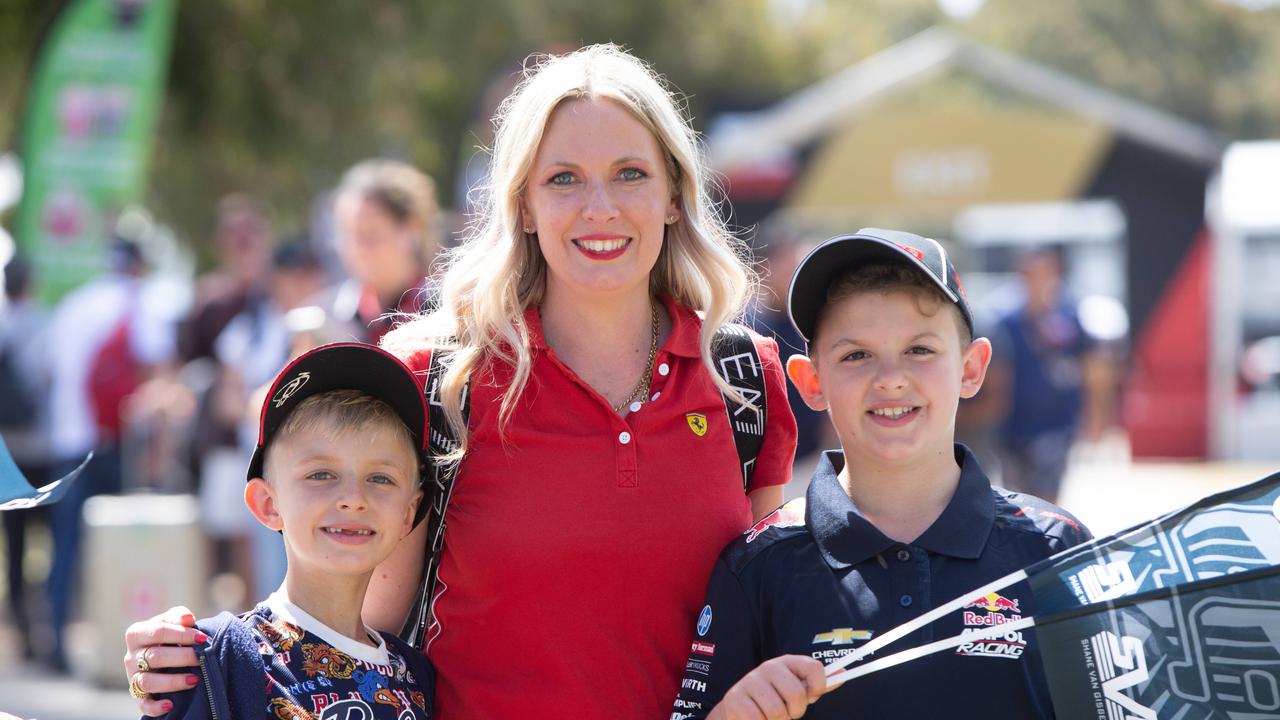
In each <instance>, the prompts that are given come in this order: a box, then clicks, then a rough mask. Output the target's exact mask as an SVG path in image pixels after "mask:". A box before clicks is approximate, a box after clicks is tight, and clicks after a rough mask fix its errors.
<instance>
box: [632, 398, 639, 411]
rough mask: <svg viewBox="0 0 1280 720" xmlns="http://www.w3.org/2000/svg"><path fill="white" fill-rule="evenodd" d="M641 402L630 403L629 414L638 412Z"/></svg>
mask: <svg viewBox="0 0 1280 720" xmlns="http://www.w3.org/2000/svg"><path fill="white" fill-rule="evenodd" d="M640 405H641V402H640V401H639V400H637V401H635V402H633V403H631V412H640Z"/></svg>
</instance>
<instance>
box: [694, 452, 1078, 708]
mask: <svg viewBox="0 0 1280 720" xmlns="http://www.w3.org/2000/svg"><path fill="white" fill-rule="evenodd" d="M955 456H956V462H957V463H958V464H959V465H960V482H959V485H958V487H957V488H956V493H955V495H954V496H953V497H952V498H951V502H950V503H949V504H948V505H947V508H946V509H945V510H944V511H943V513H942V515H941V516H940V517H939V518H938V519H937V520H936V521H935V522H934V524H933V525H932V526H930V527H929V529H928V530H926V531H925V532H924V534H923V535H921V536H920V537H919V538H917V539H916V540H915V541H914V542H912V543H910V544H904V543H900V542H896V541H894V540H891V539H889V538H888V537H886V536H885V535H884V534H883V533H881V532H880V531H879V530H877V529H876V528H875V526H874V525H872V524H871V523H870V522H868V521H867V520H866V519H865V518H863V517H862V515H861V514H859V512H858V509H857V508H856V507H855V506H854V504H853V501H852V500H851V499H850V498H849V496H848V494H847V493H845V491H844V489H843V488H842V487H841V486H840V483H839V481H838V480H837V479H836V476H837V475H838V474H839V472H840V470H841V469H842V468H843V466H844V456H843V454H842V453H839V452H834V451H830V452H827V453H825V455H824V457H823V458H822V461H821V462H820V463H819V465H818V468H817V471H816V472H815V473H814V477H813V480H812V481H811V482H810V484H809V491H808V493H807V495H806V497H805V498H804V500H803V501H801V500H795V501H792V502H791V503H788V504H787V505H785V506H783V507H782V508H780V509H779V510H778V511H777V512H775V513H773V514H772V515H770V516H769V517H767V518H765V519H764V520H761V521H760V522H759V523H758V524H757V525H756V526H755V527H753V528H752V529H751V530H749V531H748V532H747V533H746V534H744V535H743V536H742V537H740V538H738V539H737V540H735V541H734V542H733V543H732V544H730V545H729V546H728V547H727V548H725V551H724V552H723V553H722V554H721V555H720V558H719V560H718V561H717V562H716V566H715V569H714V571H713V572H712V576H711V582H710V585H709V587H708V590H707V600H706V606H705V607H703V608H702V611H701V613H700V614H699V617H698V620H697V623H696V626H695V632H696V634H695V636H694V639H693V646H692V649H691V652H690V653H689V659H688V662H687V664H686V666H685V674H684V679H683V681H682V683H681V687H682V689H681V691H680V696H679V697H678V698H677V699H676V703H675V709H674V711H673V713H672V716H671V717H672V719H673V720H676V719H677V718H702V717H705V716H706V715H707V714H708V713H709V712H710V711H711V709H712V708H713V707H715V705H716V703H717V702H719V701H720V699H721V698H722V697H723V696H724V694H725V693H726V692H727V691H728V690H729V688H730V687H732V686H733V685H734V683H736V682H737V681H738V680H739V679H741V678H742V676H743V675H746V674H747V672H749V671H750V670H752V669H753V668H755V667H756V666H758V665H759V664H760V663H762V662H764V661H765V660H768V659H770V658H773V657H777V656H779V655H789V654H797V655H809V656H811V657H815V658H817V659H819V660H821V661H823V662H824V663H826V662H830V661H831V660H834V659H835V658H838V657H840V656H842V655H845V654H848V653H850V652H853V651H854V650H856V649H857V648H859V647H860V646H861V645H862V644H863V643H865V642H867V641H869V640H870V639H871V638H873V637H875V636H876V635H877V634H880V633H883V632H885V631H887V630H890V629H892V628H894V627H897V626H898V625H901V624H903V623H905V622H907V621H909V620H911V619H913V618H915V617H917V616H919V615H921V614H923V613H925V612H927V611H928V610H930V609H932V608H934V607H935V606H937V605H940V604H943V603H945V602H948V601H950V600H953V599H955V598H956V597H959V596H961V595H963V594H965V593H967V592H970V591H972V590H973V589H974V588H977V587H981V586H982V585H984V584H986V583H988V582H990V581H992V580H995V579H997V578H1000V577H1003V576H1005V575H1008V574H1009V573H1011V572H1013V571H1015V570H1019V569H1021V568H1024V567H1026V566H1028V565H1031V564H1032V563H1034V562H1036V561H1038V560H1042V559H1044V558H1046V557H1048V556H1050V555H1053V554H1054V553H1057V552H1059V551H1061V550H1063V549H1065V548H1068V547H1070V546H1072V545H1076V544H1078V543H1080V542H1083V541H1085V540H1088V539H1089V538H1090V537H1091V536H1090V534H1089V531H1088V530H1087V529H1086V528H1085V527H1084V526H1083V525H1081V524H1080V523H1079V521H1077V520H1076V519H1075V518H1074V517H1072V516H1071V515H1069V514H1068V513H1067V512H1066V511H1064V510H1062V509H1061V508H1059V507H1057V506H1055V505H1052V504H1050V503H1047V502H1045V501H1043V500H1040V499H1039V498H1035V497H1032V496H1029V495H1021V494H1018V493H1010V492H1007V491H1005V490H1002V489H998V488H993V487H991V483H990V482H989V481H988V480H987V476H986V475H985V474H984V473H983V471H982V468H981V467H980V466H979V465H978V461H977V460H976V459H975V458H974V456H973V454H972V453H970V452H969V450H968V448H966V447H964V446H963V445H956V449H955ZM1034 613H1035V607H1034V600H1033V598H1032V595H1031V590H1030V588H1029V587H1028V586H1027V584H1026V582H1021V583H1018V584H1016V585H1012V586H1010V587H1009V588H1007V589H1005V590H1003V591H1001V592H999V593H992V594H990V595H987V596H985V597H980V598H974V599H973V602H971V603H969V604H968V606H967V607H965V608H962V609H961V610H959V611H957V612H955V613H952V614H951V615H949V616H946V617H943V618H941V619H939V620H938V621H937V622H935V623H933V624H931V625H928V626H926V627H924V628H922V629H920V630H918V631H916V632H915V633H913V634H911V635H910V636H908V637H906V638H903V639H902V640H899V641H898V642H896V643H894V644H893V645H890V646H889V647H887V648H885V649H882V650H881V651H879V652H878V653H876V654H875V655H874V656H873V657H884V656H885V655H888V654H889V653H892V652H896V651H898V650H903V649H906V648H909V647H915V646H918V645H923V644H925V643H928V642H932V641H934V640H941V639H944V638H948V637H953V636H956V635H960V634H962V633H965V632H968V631H973V630H977V629H982V628H987V627H989V626H990V625H994V624H1001V623H1005V622H1012V621H1014V620H1017V619H1020V618H1022V617H1024V616H1026V615H1028V614H1034ZM1034 646H1035V636H1034V632H1032V631H1028V630H1024V631H1021V632H1013V633H1009V634H1007V635H1004V636H1001V637H998V638H996V639H994V640H985V641H981V642H974V643H966V644H964V645H961V646H960V647H958V648H956V649H954V650H944V651H942V652H940V653H936V654H934V655H930V656H928V657H925V658H920V659H917V660H913V661H911V662H908V663H905V664H903V665H899V666H897V667H893V668H889V669H887V670H882V671H880V672H877V673H872V674H871V675H867V676H864V677H861V678H858V679H856V680H852V681H850V682H847V683H845V684H844V686H842V687H840V688H838V689H836V690H834V691H832V692H830V693H828V694H827V695H825V696H823V697H822V698H820V699H819V700H818V701H817V702H816V703H814V704H813V705H812V706H810V708H809V711H808V712H807V713H806V714H805V716H804V717H805V718H816V719H821V718H859V719H860V720H875V719H877V718H884V719H886V720H888V719H890V718H892V719H893V720H902V719H903V718H983V719H984V720H996V719H998V718H1008V719H1009V720H1014V719H1017V720H1026V719H1027V718H1051V717H1053V709H1052V707H1051V704H1050V700H1049V694H1048V689H1047V686H1046V683H1045V678H1044V667H1043V665H1042V664H1041V662H1040V658H1039V655H1038V654H1037V653H1036V652H1035V651H1034Z"/></svg>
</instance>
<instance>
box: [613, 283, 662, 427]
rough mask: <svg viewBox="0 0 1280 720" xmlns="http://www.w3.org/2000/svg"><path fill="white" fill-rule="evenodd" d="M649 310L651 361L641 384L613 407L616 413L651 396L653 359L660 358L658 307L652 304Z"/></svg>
mask: <svg viewBox="0 0 1280 720" xmlns="http://www.w3.org/2000/svg"><path fill="white" fill-rule="evenodd" d="M649 310H650V313H651V317H652V319H651V324H650V332H649V361H648V362H647V363H645V366H644V372H643V373H641V374H640V382H638V383H636V386H635V388H634V389H632V391H631V394H630V395H628V396H627V399H626V400H623V401H622V402H620V403H618V404H617V405H614V406H613V411H614V412H622V408H624V407H626V406H628V405H630V404H631V403H633V402H636V401H637V400H638V401H640V402H644V399H645V398H646V397H648V396H649V387H650V385H651V384H652V382H653V359H654V358H655V357H657V356H658V305H657V304H656V303H650V305H649Z"/></svg>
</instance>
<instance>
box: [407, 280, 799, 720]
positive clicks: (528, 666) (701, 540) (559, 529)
mask: <svg viewBox="0 0 1280 720" xmlns="http://www.w3.org/2000/svg"><path fill="white" fill-rule="evenodd" d="M666 305H667V310H668V312H669V314H670V315H671V318H672V321H673V327H672V332H671V335H670V337H669V338H668V339H667V341H666V343H665V344H664V345H663V347H662V348H661V349H660V350H659V352H658V354H657V357H656V358H655V360H654V373H653V385H652V390H651V391H650V393H651V395H652V398H653V399H652V400H651V401H650V402H648V403H645V404H644V405H643V406H642V407H641V408H640V409H639V410H638V411H636V412H632V413H630V414H629V415H627V416H626V417H625V418H621V417H618V415H617V414H616V413H614V412H613V410H612V408H610V406H609V403H608V401H607V400H605V399H604V398H603V397H601V396H600V395H599V394H598V393H596V392H595V391H594V390H592V389H591V388H590V387H589V386H588V385H587V384H586V383H584V382H583V381H582V380H581V379H579V378H578V376H577V375H575V374H574V372H573V371H572V370H570V369H569V368H568V367H567V366H565V365H564V364H563V363H561V362H560V360H559V359H558V358H557V357H556V355H555V352H554V351H553V350H551V349H550V348H548V347H547V344H546V340H545V339H544V338H543V335H542V326H541V323H540V320H539V316H538V313H537V311H536V310H530V311H529V312H528V313H527V315H526V320H527V321H528V323H529V327H530V332H531V335H532V350H533V369H532V374H531V376H530V379H529V383H528V385H527V386H526V387H525V390H524V393H523V394H522V396H521V397H520V399H519V402H518V403H517V406H516V408H515V411H514V412H513V413H512V415H511V419H510V421H509V423H508V425H507V426H506V427H505V428H504V429H502V430H501V431H500V430H499V426H498V409H499V403H500V402H501V394H502V391H503V389H505V388H506V387H507V386H508V384H509V382H510V379H511V375H512V372H511V368H510V367H509V366H506V365H496V366H494V367H491V368H488V369H487V370H481V371H478V372H477V373H475V374H474V375H473V377H472V381H471V418H470V424H471V440H470V442H471V446H470V450H469V452H468V454H467V456H466V458H465V459H464V461H463V463H462V467H461V469H460V472H459V475H458V479H457V483H456V485H455V488H454V491H453V499H452V502H451V504H450V505H449V510H448V515H447V523H448V528H449V529H448V531H447V534H446V537H445V553H444V556H443V558H442V559H441V565H440V584H441V586H442V588H443V590H442V591H441V594H440V595H439V596H438V600H437V602H436V605H435V610H436V618H437V620H438V623H439V624H438V627H436V628H434V630H433V634H432V635H431V639H430V644H429V646H428V657H429V658H430V659H431V661H432V662H433V663H434V665H435V668H436V673H437V685H436V712H437V717H438V718H440V720H461V719H464V718H516V717H520V718H552V717H557V718H558V717H566V716H571V717H600V718H604V717H608V718H637V719H638V720H639V719H643V720H654V719H655V718H662V717H667V716H668V715H669V714H670V711H671V703H672V700H673V699H674V698H675V696H676V694H677V692H678V691H679V689H680V678H681V675H682V674H683V672H684V664H685V659H686V657H687V656H688V653H689V643H690V641H691V636H692V630H693V626H694V623H695V621H696V618H697V615H698V610H699V609H700V608H701V604H702V597H703V593H704V591H705V589H706V585H707V578H708V577H709V576H710V572H711V568H712V566H713V565H714V563H715V559H716V557H717V556H718V555H719V553H720V551H721V549H723V548H724V546H725V544H726V543H728V542H729V541H730V540H732V539H733V538H734V537H735V536H737V535H738V534H739V533H741V532H742V531H743V530H745V529H746V528H747V527H749V526H750V525H751V506H750V502H749V500H748V498H747V496H746V494H745V493H744V492H743V489H742V475H741V472H740V470H739V466H738V458H737V453H736V451H735V449H734V444H733V435H732V431H731V429H730V428H729V425H728V421H727V418H726V415H725V407H724V401H723V399H722V396H721V394H720V390H719V389H718V388H717V387H716V386H715V384H714V383H712V381H711V378H710V375H709V374H708V372H707V370H706V369H705V368H704V366H703V365H702V361H701V359H700V358H699V356H698V332H699V330H700V328H701V320H700V319H699V318H698V317H697V315H695V314H694V313H693V312H691V311H689V310H688V309H685V308H683V307H680V306H678V305H676V304H675V303H674V302H672V301H670V300H667V301H666ZM755 340H756V347H757V348H758V350H759V352H760V356H761V358H762V360H763V362H764V368H765V372H766V384H767V389H768V426H767V428H766V431H765V437H764V445H763V447H762V448H761V451H760V456H759V460H758V461H757V463H756V469H755V474H754V476H753V480H752V488H751V489H753V490H754V489H757V488H762V487H767V486H770V485H779V484H783V483H786V482H787V481H788V480H789V479H790V475H791V463H792V459H793V454H794V448H795V441H796V426H795V420H794V418H792V416H791V411H790V408H789V407H788V405H787V396H786V385H785V384H784V383H785V382H786V381H785V378H784V375H783V371H782V367H781V364H780V363H779V360H778V349H777V345H776V344H775V343H774V342H773V341H772V340H766V339H763V338H760V337H756V339H755ZM426 359H427V358H426V354H425V353H421V354H419V355H417V356H415V357H413V358H411V359H410V364H411V365H415V366H416V367H417V368H419V369H424V368H425V366H426ZM695 414H698V415H702V416H703V417H704V418H705V426H706V429H705V432H704V434H702V435H699V434H698V433H697V432H695V431H694V429H693V427H694V426H697V427H699V428H701V427H702V423H701V422H699V421H698V420H696V419H695V420H693V421H692V422H691V420H690V419H691V418H693V417H694V415H695Z"/></svg>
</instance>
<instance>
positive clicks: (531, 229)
mask: <svg viewBox="0 0 1280 720" xmlns="http://www.w3.org/2000/svg"><path fill="white" fill-rule="evenodd" d="M524 234H525V235H532V234H533V228H531V227H527V228H525V229H524Z"/></svg>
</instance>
